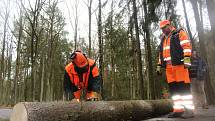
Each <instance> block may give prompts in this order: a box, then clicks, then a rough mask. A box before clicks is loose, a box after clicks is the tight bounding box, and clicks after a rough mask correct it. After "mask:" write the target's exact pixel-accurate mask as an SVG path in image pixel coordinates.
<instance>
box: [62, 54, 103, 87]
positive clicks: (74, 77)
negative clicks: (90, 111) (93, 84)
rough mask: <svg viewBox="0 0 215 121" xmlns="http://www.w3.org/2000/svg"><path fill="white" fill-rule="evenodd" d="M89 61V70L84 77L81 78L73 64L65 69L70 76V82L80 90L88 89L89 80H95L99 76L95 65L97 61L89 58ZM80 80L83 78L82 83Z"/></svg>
mask: <svg viewBox="0 0 215 121" xmlns="http://www.w3.org/2000/svg"><path fill="white" fill-rule="evenodd" d="M87 60H88V63H89V68H88V71H87V72H85V73H84V74H83V76H82V77H80V76H79V74H78V73H77V72H76V71H75V65H74V64H73V63H72V62H71V63H69V64H68V65H67V66H66V67H65V70H66V72H67V74H68V75H69V78H70V81H71V82H72V84H73V85H75V86H76V87H78V89H81V88H87V87H88V82H89V80H93V78H95V77H98V76H99V70H98V68H97V67H96V65H95V61H94V60H92V59H89V58H88V59H87ZM80 78H82V81H80Z"/></svg>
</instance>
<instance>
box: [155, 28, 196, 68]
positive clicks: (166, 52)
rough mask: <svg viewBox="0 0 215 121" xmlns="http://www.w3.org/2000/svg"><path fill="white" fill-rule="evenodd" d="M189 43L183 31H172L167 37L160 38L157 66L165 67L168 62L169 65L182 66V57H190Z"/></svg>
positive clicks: (190, 47) (190, 48)
mask: <svg viewBox="0 0 215 121" xmlns="http://www.w3.org/2000/svg"><path fill="white" fill-rule="evenodd" d="M191 50H192V46H191V42H190V40H189V37H188V35H187V34H186V32H185V31H184V30H183V29H178V30H173V31H172V34H171V35H170V36H169V37H167V38H166V37H165V36H164V35H163V36H162V37H161V43H160V50H159V62H158V64H159V65H162V66H163V67H166V64H167V63H168V62H170V63H171V65H173V66H174V65H183V64H184V62H183V59H184V57H190V56H191Z"/></svg>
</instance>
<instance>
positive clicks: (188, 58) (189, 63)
mask: <svg viewBox="0 0 215 121" xmlns="http://www.w3.org/2000/svg"><path fill="white" fill-rule="evenodd" d="M190 66H191V60H190V57H184V67H185V68H189V67H190Z"/></svg>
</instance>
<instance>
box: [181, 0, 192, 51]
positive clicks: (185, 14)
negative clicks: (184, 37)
mask: <svg viewBox="0 0 215 121" xmlns="http://www.w3.org/2000/svg"><path fill="white" fill-rule="evenodd" d="M182 5H183V10H184V17H185V21H186V26H187V31H188V34H189V37H190V40H191V43H192V46H193V48H195V45H194V40H193V35H192V33H191V30H190V24H189V20H188V17H187V11H186V5H185V2H184V0H182Z"/></svg>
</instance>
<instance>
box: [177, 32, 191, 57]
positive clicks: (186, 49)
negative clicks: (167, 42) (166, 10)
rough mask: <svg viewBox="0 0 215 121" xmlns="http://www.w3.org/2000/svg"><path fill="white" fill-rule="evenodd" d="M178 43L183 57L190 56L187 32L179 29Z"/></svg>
mask: <svg viewBox="0 0 215 121" xmlns="http://www.w3.org/2000/svg"><path fill="white" fill-rule="evenodd" d="M179 39H180V45H181V47H182V48H183V52H184V57H191V53H192V45H191V42H190V39H189V37H188V35H187V33H186V32H185V31H184V30H181V31H180V33H179Z"/></svg>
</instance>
